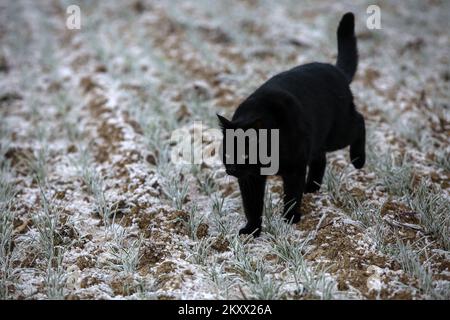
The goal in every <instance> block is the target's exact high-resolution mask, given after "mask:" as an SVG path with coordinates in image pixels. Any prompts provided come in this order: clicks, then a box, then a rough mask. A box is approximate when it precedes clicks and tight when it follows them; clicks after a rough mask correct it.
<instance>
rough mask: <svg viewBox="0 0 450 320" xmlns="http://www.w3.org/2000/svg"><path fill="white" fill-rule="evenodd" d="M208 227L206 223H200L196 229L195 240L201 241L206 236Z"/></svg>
mask: <svg viewBox="0 0 450 320" xmlns="http://www.w3.org/2000/svg"><path fill="white" fill-rule="evenodd" d="M208 230H209V226H208V225H207V224H206V223H200V224H199V225H198V227H197V233H196V235H197V238H198V239H203V238H205V237H206V236H208Z"/></svg>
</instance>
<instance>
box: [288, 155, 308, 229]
mask: <svg viewBox="0 0 450 320" xmlns="http://www.w3.org/2000/svg"><path fill="white" fill-rule="evenodd" d="M305 176H306V164H304V165H302V166H301V167H299V168H298V169H297V170H295V171H294V172H291V173H288V174H285V175H283V176H282V177H283V183H284V215H283V216H284V219H285V220H286V221H287V222H290V223H297V222H299V221H300V205H301V203H302V196H303V192H304V189H305Z"/></svg>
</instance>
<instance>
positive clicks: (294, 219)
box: [283, 213, 300, 224]
mask: <svg viewBox="0 0 450 320" xmlns="http://www.w3.org/2000/svg"><path fill="white" fill-rule="evenodd" d="M283 220H284V221H286V223H290V224H295V223H297V222H299V221H300V213H296V214H293V215H292V214H289V215H286V216H284V217H283Z"/></svg>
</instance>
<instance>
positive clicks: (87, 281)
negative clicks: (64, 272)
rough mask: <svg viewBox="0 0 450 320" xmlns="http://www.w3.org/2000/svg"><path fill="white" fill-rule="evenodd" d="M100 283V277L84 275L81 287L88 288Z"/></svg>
mask: <svg viewBox="0 0 450 320" xmlns="http://www.w3.org/2000/svg"><path fill="white" fill-rule="evenodd" d="M100 283H102V281H101V280H100V279H98V278H96V277H91V276H87V277H84V278H83V279H81V282H80V287H81V288H82V289H86V288H89V287H92V286H95V285H97V284H100Z"/></svg>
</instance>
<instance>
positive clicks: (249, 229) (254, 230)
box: [239, 225, 261, 238]
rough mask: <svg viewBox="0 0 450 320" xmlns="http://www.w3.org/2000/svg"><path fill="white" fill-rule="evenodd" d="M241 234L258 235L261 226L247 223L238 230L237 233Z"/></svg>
mask: <svg viewBox="0 0 450 320" xmlns="http://www.w3.org/2000/svg"><path fill="white" fill-rule="evenodd" d="M241 234H243V235H248V234H251V235H253V236H254V237H255V238H256V237H259V235H260V234H261V226H249V225H246V226H245V227H243V228H242V229H241V230H239V235H241Z"/></svg>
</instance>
